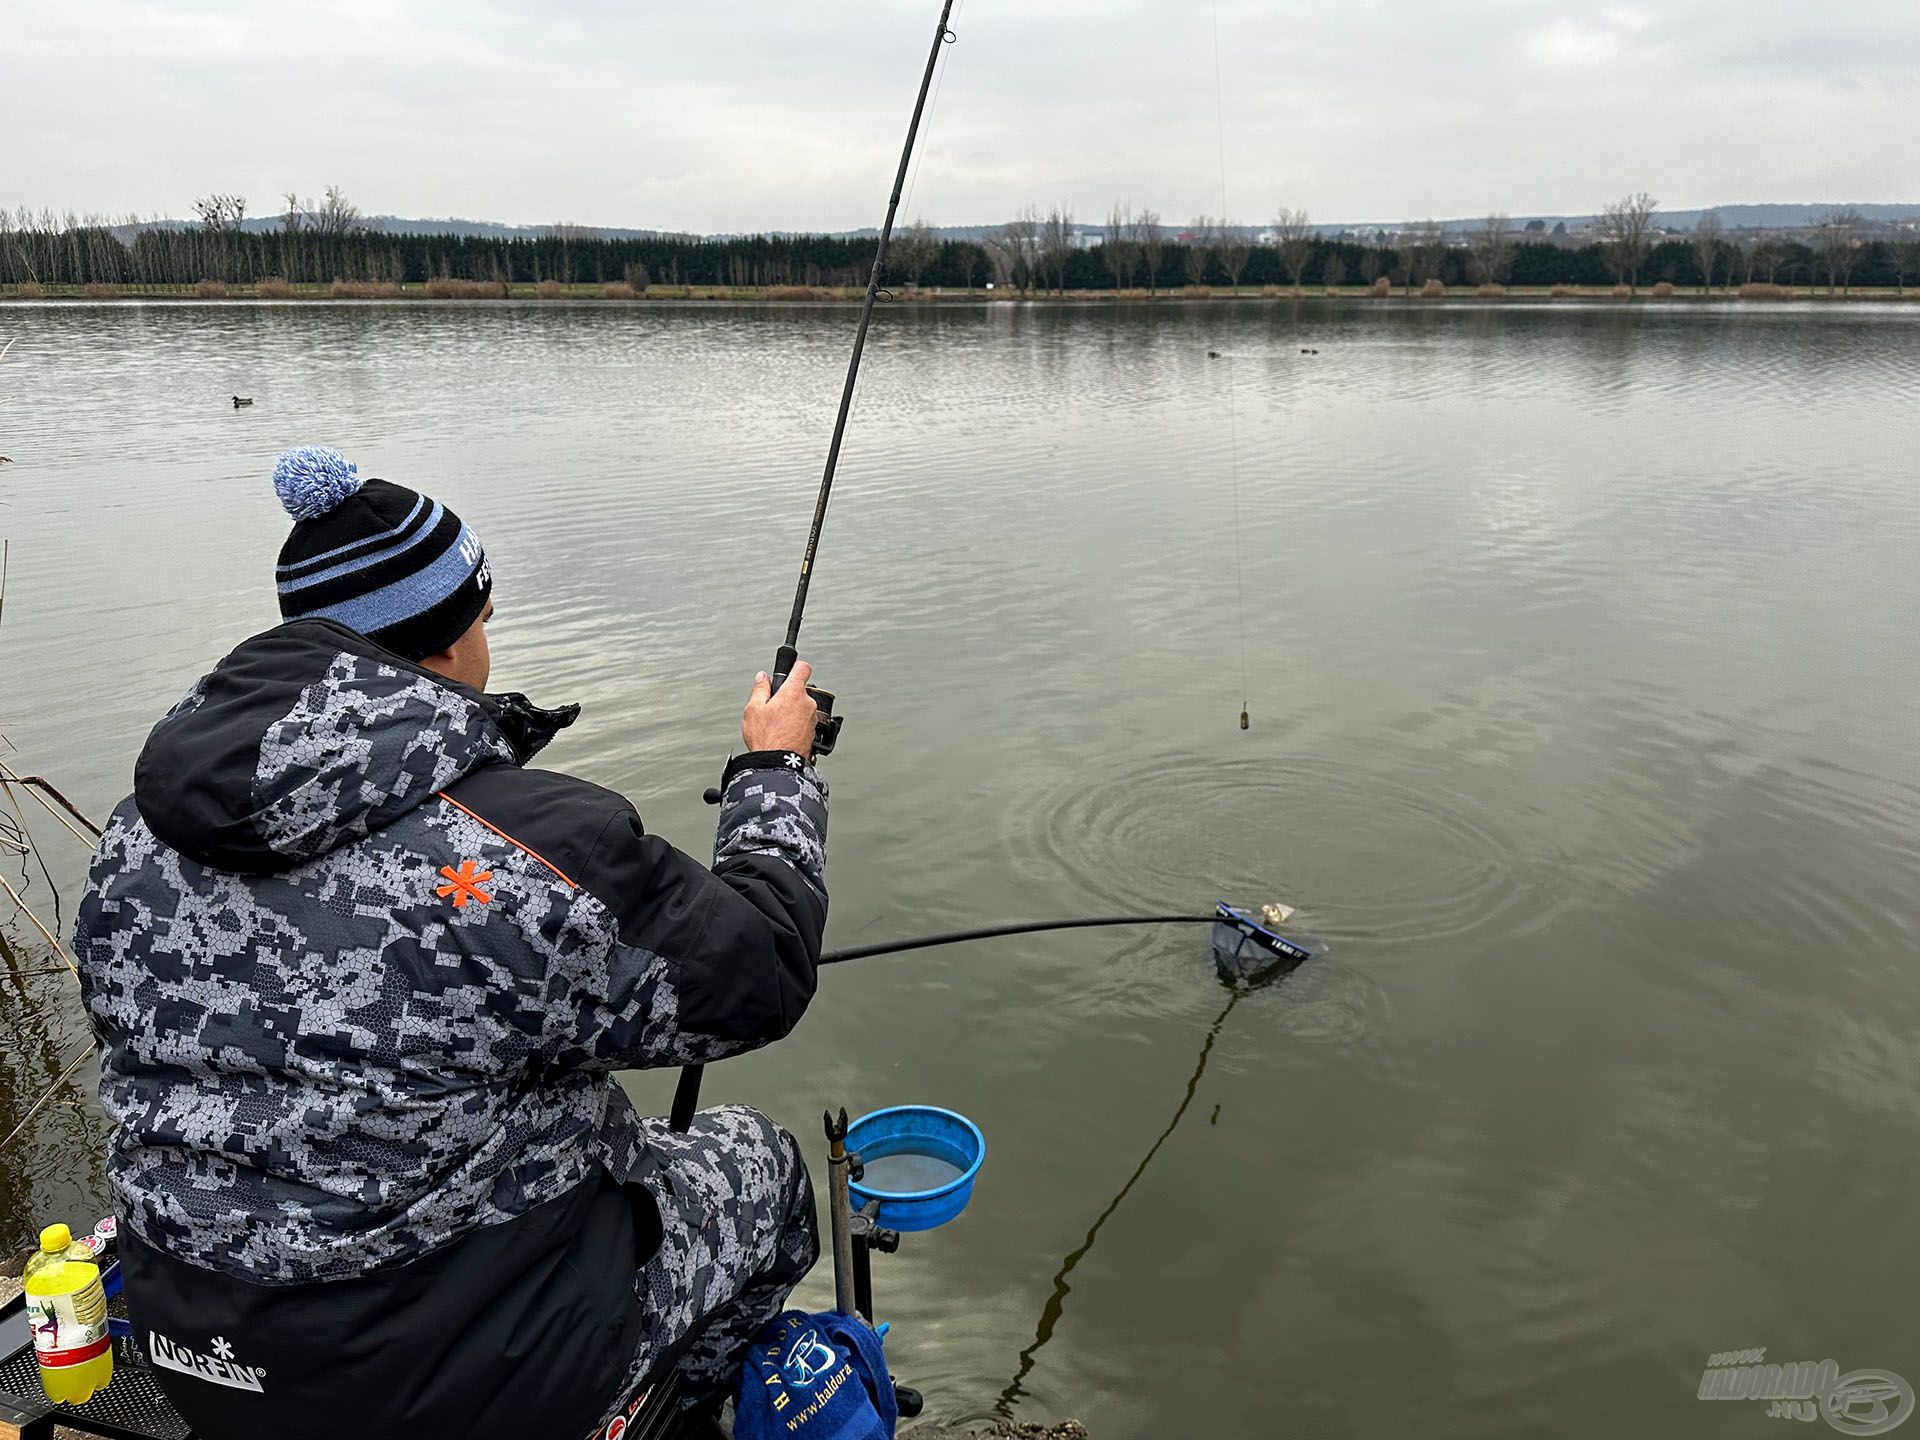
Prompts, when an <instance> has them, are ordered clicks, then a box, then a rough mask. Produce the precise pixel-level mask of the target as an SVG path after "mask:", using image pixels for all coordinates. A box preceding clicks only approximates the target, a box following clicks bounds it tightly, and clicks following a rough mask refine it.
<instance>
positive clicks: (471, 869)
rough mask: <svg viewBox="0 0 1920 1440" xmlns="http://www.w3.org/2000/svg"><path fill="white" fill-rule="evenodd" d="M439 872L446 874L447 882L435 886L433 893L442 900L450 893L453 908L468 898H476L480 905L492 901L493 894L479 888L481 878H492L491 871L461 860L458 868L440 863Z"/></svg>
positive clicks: (488, 903)
mask: <svg viewBox="0 0 1920 1440" xmlns="http://www.w3.org/2000/svg"><path fill="white" fill-rule="evenodd" d="M440 873H441V874H442V875H444V876H446V878H447V883H446V884H444V885H441V886H438V887H436V888H435V889H434V892H433V893H434V894H436V895H438V896H439V897H440V898H441V899H442V900H444V899H446V898H447V897H448V896H449V895H451V896H452V897H453V908H454V909H456V910H458V909H459V908H460V907H461V906H463V905H465V904H466V903H467V901H469V900H478V901H479V902H480V903H481V904H482V905H491V904H492V903H493V896H492V895H491V894H489V893H488V892H487V891H485V890H482V889H481V888H480V882H481V881H482V880H491V879H493V871H491V870H476V869H475V866H474V862H473V861H471V860H462V861H461V862H460V868H459V869H458V870H455V869H454V868H453V867H452V866H451V865H442V866H441V867H440Z"/></svg>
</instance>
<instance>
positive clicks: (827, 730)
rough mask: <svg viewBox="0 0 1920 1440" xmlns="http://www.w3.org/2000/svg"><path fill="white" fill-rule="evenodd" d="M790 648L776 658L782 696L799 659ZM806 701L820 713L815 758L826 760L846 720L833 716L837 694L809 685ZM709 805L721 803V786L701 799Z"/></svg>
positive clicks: (776, 684)
mask: <svg viewBox="0 0 1920 1440" xmlns="http://www.w3.org/2000/svg"><path fill="white" fill-rule="evenodd" d="M799 658H800V657H799V656H798V655H796V654H795V653H794V650H793V647H792V646H791V645H782V646H781V647H780V653H779V654H778V655H776V656H775V657H774V661H773V677H772V685H771V687H770V688H771V689H772V692H773V693H774V694H776V695H777V694H779V693H780V687H781V686H782V685H784V684H786V683H787V676H788V675H789V674H790V673H791V672H792V670H793V667H794V665H795V663H796V662H798V660H799ZM807 698H808V699H810V700H812V701H813V703H814V706H815V707H816V709H817V711H818V713H817V714H816V715H815V716H814V717H813V758H814V759H815V760H823V759H825V758H826V757H827V756H829V755H831V754H832V753H833V747H834V746H835V745H836V744H838V743H839V741H840V725H841V722H842V721H844V720H845V719H846V718H847V717H846V716H844V715H836V714H834V713H833V702H834V699H835V696H834V693H833V691H831V690H822V689H821V688H820V687H819V686H818V685H809V686H807ZM700 798H701V799H702V800H705V801H706V802H707V804H709V805H718V804H719V803H720V787H719V786H718V785H709V786H708V787H707V789H706V793H705V794H703V795H702V796H701V797H700Z"/></svg>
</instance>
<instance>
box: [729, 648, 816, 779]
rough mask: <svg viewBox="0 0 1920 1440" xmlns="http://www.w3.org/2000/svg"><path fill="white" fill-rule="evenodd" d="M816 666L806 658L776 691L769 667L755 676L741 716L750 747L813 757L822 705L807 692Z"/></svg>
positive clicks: (741, 726)
mask: <svg viewBox="0 0 1920 1440" xmlns="http://www.w3.org/2000/svg"><path fill="white" fill-rule="evenodd" d="M812 674H813V667H812V666H811V665H809V664H808V663H807V662H806V661H804V660H802V661H800V662H799V663H797V664H796V665H795V666H794V667H793V673H792V674H791V675H789V676H787V681H786V684H784V685H782V686H781V687H780V693H779V694H778V695H774V694H773V693H772V690H773V682H772V681H771V680H770V679H768V677H767V673H766V671H764V670H763V671H761V672H760V674H759V675H758V676H757V677H756V678H755V679H754V682H753V693H752V694H751V695H749V696H748V697H747V708H746V712H745V713H744V714H742V715H741V717H740V738H741V739H742V740H743V741H745V742H746V747H747V749H749V750H793V751H797V752H798V753H799V754H802V755H804V756H806V757H807V758H808V759H809V760H811V759H812V758H813V721H814V716H815V715H816V714H818V713H819V709H820V707H819V706H817V705H815V704H814V703H813V697H812V696H811V695H809V694H807V680H808V677H810V676H811V675H812Z"/></svg>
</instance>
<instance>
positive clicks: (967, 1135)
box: [847, 1105, 987, 1230]
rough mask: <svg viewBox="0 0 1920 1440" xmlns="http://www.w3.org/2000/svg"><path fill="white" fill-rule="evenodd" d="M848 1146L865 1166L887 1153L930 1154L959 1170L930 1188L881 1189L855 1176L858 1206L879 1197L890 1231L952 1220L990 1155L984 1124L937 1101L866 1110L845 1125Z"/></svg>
mask: <svg viewBox="0 0 1920 1440" xmlns="http://www.w3.org/2000/svg"><path fill="white" fill-rule="evenodd" d="M847 1148H848V1149H849V1150H852V1151H855V1152H857V1153H858V1154H859V1156H860V1159H861V1161H862V1163H863V1164H867V1165H871V1164H872V1163H873V1162H874V1161H876V1160H884V1159H886V1158H887V1157H888V1156H889V1155H929V1156H932V1157H933V1158H935V1159H937V1160H942V1161H945V1162H946V1163H947V1164H948V1165H951V1166H954V1167H955V1168H957V1169H958V1170H959V1171H960V1173H959V1174H958V1175H956V1176H955V1177H954V1178H953V1179H951V1180H949V1181H947V1182H946V1183H945V1184H944V1185H938V1186H935V1187H934V1188H933V1189H931V1190H880V1189H876V1188H875V1187H874V1186H873V1185H871V1184H868V1183H866V1182H864V1181H854V1182H853V1184H852V1190H853V1206H854V1208H855V1209H856V1210H857V1209H859V1208H860V1207H861V1206H863V1205H865V1204H866V1203H867V1202H868V1201H869V1200H878V1201H879V1202H880V1221H879V1223H880V1224H882V1225H884V1226H886V1227H887V1228H888V1229H889V1230H932V1229H935V1228H937V1227H939V1226H941V1225H944V1224H946V1223H947V1222H948V1221H949V1220H951V1219H953V1217H954V1216H956V1215H958V1214H959V1213H960V1212H961V1211H962V1210H964V1209H966V1208H967V1202H968V1201H969V1200H971V1199H972V1198H973V1177H974V1176H976V1175H978V1174H979V1173H980V1162H981V1161H983V1160H985V1159H986V1158H987V1141H986V1137H985V1136H983V1135H982V1134H981V1133H980V1127H979V1126H977V1125H975V1124H974V1123H973V1122H972V1121H971V1120H969V1119H967V1117H966V1116H964V1115H958V1114H955V1113H954V1112H953V1111H951V1110H942V1109H940V1108H939V1107H938V1106H935V1105H893V1106H889V1107H888V1108H887V1109H885V1110H875V1111H874V1112H873V1113H872V1114H870V1115H862V1116H861V1117H860V1118H859V1119H858V1120H856V1121H854V1122H853V1124H852V1125H850V1126H848V1127H847Z"/></svg>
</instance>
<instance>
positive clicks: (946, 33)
mask: <svg viewBox="0 0 1920 1440" xmlns="http://www.w3.org/2000/svg"><path fill="white" fill-rule="evenodd" d="M952 15H953V0H942V4H941V6H940V21H939V23H938V24H937V25H935V26H934V27H933V44H932V46H931V47H929V49H928V50H927V68H926V72H925V73H924V74H922V75H921V77H920V90H919V93H918V94H917V95H915V96H914V100H913V118H912V119H911V120H910V121H908V122H907V139H906V143H905V144H903V145H902V146H901V147H900V165H899V168H898V169H896V170H895V171H894V175H893V192H892V193H891V194H890V195H889V196H888V197H887V216H886V219H885V220H884V221H882V222H881V225H880V243H879V244H878V245H877V246H875V247H874V251H873V272H872V273H871V274H870V275H869V276H868V277H867V293H866V298H865V299H863V300H862V301H861V302H860V326H859V328H858V329H857V330H855V331H854V334H853V355H852V356H851V357H850V358H849V359H848V361H847V379H846V383H845V384H844V385H842V386H841V387H840V409H839V412H838V413H837V414H836V415H835V416H834V419H833V439H832V440H831V441H829V442H828V445H827V465H826V470H825V472H824V473H823V474H822V475H821V477H820V493H819V494H818V495H817V496H816V497H815V498H814V502H813V524H812V525H811V526H810V527H808V530H807V548H806V549H805V550H804V551H803V552H802V553H801V556H800V579H799V581H798V583H797V584H795V586H794V588H793V610H792V612H791V613H790V614H789V615H788V616H787V638H786V639H785V640H783V641H781V643H780V648H779V650H778V651H776V652H775V653H774V657H773V675H772V684H771V686H770V687H769V688H770V690H771V692H772V693H774V694H776V695H777V694H778V693H779V692H780V687H781V686H782V685H784V684H786V682H787V676H788V675H790V674H792V673H793V667H794V666H795V664H797V663H798V662H799V659H800V650H799V645H800V622H801V621H802V620H803V619H804V618H805V617H806V613H807V588H808V587H809V586H810V585H811V584H812V583H813V566H814V561H815V559H816V558H817V557H818V555H819V553H820V532H821V531H822V530H824V529H825V528H826V524H827V502H828V501H829V500H831V499H832V498H833V477H834V473H835V471H837V470H838V469H839V468H840V445H841V442H842V441H844V440H845V439H846V435H847V417H848V416H849V415H850V414H851V413H852V412H853V387H854V384H855V383H856V382H857V381H858V380H859V378H860V358H861V356H862V355H864V354H865V353H866V349H867V329H868V327H869V326H871V325H872V324H873V307H874V306H875V305H876V304H877V303H879V300H880V296H881V295H882V293H884V292H883V291H882V290H881V288H880V278H881V275H882V274H883V272H884V271H885V268H886V263H887V250H888V248H889V247H890V246H891V245H892V244H893V221H894V217H895V216H896V215H897V214H899V211H900V192H901V191H902V190H903V189H904V188H905V187H906V183H907V168H908V166H909V165H910V164H911V163H912V161H913V142H914V141H915V140H917V139H918V138H919V135H920V119H921V117H922V116H923V115H924V114H925V113H926V109H927V92H928V91H929V90H930V89H932V87H933V75H934V71H935V70H937V69H938V68H939V62H940V47H941V46H942V45H950V44H952V43H953V42H954V40H955V39H957V38H958V37H957V36H955V35H954V33H953V31H952V30H950V29H948V28H947V21H948V20H949V19H950V18H951V17H952ZM887 298H888V299H892V298H893V297H892V296H891V295H888V297H887ZM807 694H808V695H809V696H811V697H812V698H813V703H814V704H815V705H817V706H818V707H819V714H818V715H817V716H816V717H815V719H814V723H813V753H814V755H815V757H816V758H817V757H821V756H825V755H831V754H832V753H833V747H834V744H835V742H837V741H838V740H839V738H840V722H841V721H842V720H843V719H844V718H845V717H844V716H841V715H836V714H834V711H833V702H834V694H833V692H832V691H831V690H822V689H820V688H819V687H817V686H813V685H809V686H808V687H807ZM703 798H704V799H705V800H706V802H707V803H708V804H709V805H718V804H719V803H720V787H719V786H717V785H716V786H712V787H709V788H708V790H707V792H706V794H705V796H704V797H703ZM701 1071H702V1067H701V1066H699V1065H688V1066H686V1067H685V1068H684V1069H682V1070H681V1072H680V1083H679V1085H678V1087H677V1088H676V1089H675V1090H674V1092H673V1110H672V1112H671V1115H670V1117H669V1121H668V1123H669V1124H670V1125H671V1126H672V1127H673V1129H675V1130H679V1131H684V1130H685V1129H686V1128H687V1126H688V1125H690V1124H691V1123H692V1122H693V1112H694V1111H695V1110H696V1109H697V1108H698V1107H699V1104H700V1076H701Z"/></svg>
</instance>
